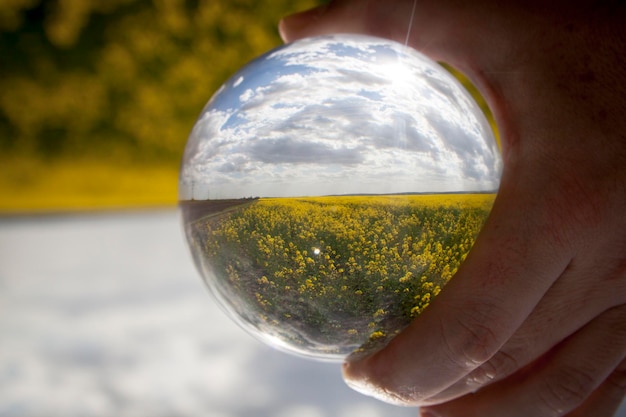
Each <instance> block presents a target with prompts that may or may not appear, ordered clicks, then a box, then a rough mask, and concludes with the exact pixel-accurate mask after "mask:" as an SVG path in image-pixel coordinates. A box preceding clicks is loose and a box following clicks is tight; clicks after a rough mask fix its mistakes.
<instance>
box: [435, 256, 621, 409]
mask: <svg viewBox="0 0 626 417" xmlns="http://www.w3.org/2000/svg"><path fill="white" fill-rule="evenodd" d="M622 250H623V249H622V248H604V247H601V249H599V250H596V253H594V252H591V251H587V255H588V257H587V259H585V261H586V262H587V263H588V264H587V265H582V266H579V265H578V262H572V263H571V264H570V266H569V267H568V268H567V270H566V271H565V273H564V274H563V275H562V276H561V277H560V278H559V280H558V281H557V282H556V283H555V284H554V285H553V286H552V287H551V288H550V290H549V291H548V293H547V294H546V296H545V297H544V298H543V299H542V300H541V302H540V303H539V305H538V306H537V308H536V309H535V310H534V311H533V312H532V314H531V315H530V317H529V318H528V319H527V320H526V321H525V322H524V324H523V325H522V326H521V327H520V329H519V330H518V331H517V332H516V333H515V334H514V335H513V336H512V337H511V339H510V340H509V341H508V342H507V343H506V344H505V345H504V346H503V347H502V349H501V350H500V351H498V353H496V354H495V355H494V356H493V357H492V358H491V359H490V360H489V361H487V362H486V363H484V364H483V365H481V366H480V367H478V368H477V369H475V370H474V371H472V372H471V373H470V374H469V375H467V376H466V377H464V378H462V379H461V380H460V381H458V382H457V383H455V384H454V385H453V386H451V387H450V388H448V389H446V390H445V391H443V392H441V393H439V394H438V395H436V396H434V397H432V398H429V399H428V402H429V403H432V404H436V403H441V402H445V401H449V400H451V399H454V398H457V397H460V396H462V395H465V394H468V393H470V392H474V391H476V390H478V389H480V388H481V387H483V386H485V385H488V384H492V383H495V382H497V381H499V380H502V379H504V378H506V377H508V376H509V375H511V374H513V373H514V372H516V371H518V370H519V369H521V368H523V367H525V366H526V365H528V364H530V363H531V362H533V361H535V360H536V359H537V358H539V357H540V356H542V355H543V354H545V353H546V352H547V351H549V350H551V349H552V348H553V347H554V346H556V345H557V344H558V343H559V342H560V341H562V340H564V339H566V338H567V337H569V336H570V335H572V334H573V333H575V332H576V331H577V330H579V329H580V328H582V327H583V326H584V325H586V324H587V323H589V322H590V321H592V319H593V318H594V317H597V316H598V315H600V314H601V313H602V312H603V311H604V310H606V309H607V308H611V307H616V306H618V305H622V304H626V280H625V279H619V276H623V275H624V274H625V273H626V272H625V271H624V265H622V264H621V263H620V262H616V260H615V256H614V255H615V254H613V252H614V251H622ZM620 253H621V252H620ZM620 253H618V254H617V255H620ZM616 278H617V279H616Z"/></svg>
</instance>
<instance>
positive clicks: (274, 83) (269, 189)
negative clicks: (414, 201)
mask: <svg viewBox="0 0 626 417" xmlns="http://www.w3.org/2000/svg"><path fill="white" fill-rule="evenodd" d="M500 172H501V160H500V156H499V151H498V148H497V144H496V142H495V139H494V138H493V134H492V132H491V130H490V127H489V125H488V123H487V121H486V120H485V118H484V116H483V115H482V113H481V111H480V109H479V108H478V106H476V105H474V103H473V101H472V99H471V97H470V96H469V95H468V94H467V93H466V92H465V90H463V88H462V87H461V86H460V84H459V83H458V82H456V80H454V79H453V78H452V77H451V76H450V75H449V74H448V73H447V72H445V70H443V69H442V68H441V67H440V66H439V65H437V64H436V63H434V62H431V61H430V60H428V59H426V58H424V57H422V56H421V55H419V54H418V53H417V52H415V51H413V50H411V49H408V48H405V47H404V46H402V45H399V44H393V43H390V42H389V41H386V40H379V39H375V38H369V37H361V36H350V37H347V36H346V35H343V36H331V37H322V38H313V39H309V40H305V41H302V42H297V43H294V44H291V45H287V46H285V47H282V48H279V49H277V50H274V51H272V52H270V53H268V54H266V55H265V56H263V57H260V58H258V59H257V60H255V61H253V62H252V63H251V64H249V65H248V66H246V67H244V68H243V69H242V70H241V71H240V72H238V73H237V74H235V75H234V76H233V77H232V78H231V79H230V80H229V81H228V82H227V83H225V84H224V86H223V87H222V88H221V89H220V91H218V92H217V93H216V94H215V95H214V97H213V98H212V100H211V101H210V102H209V103H208V104H207V106H206V107H205V109H204V110H203V112H202V114H201V115H200V117H199V119H198V122H197V123H196V126H195V127H194V129H193V131H192V133H191V135H190V138H189V141H188V144H187V147H186V150H185V155H184V159H183V166H182V169H181V177H180V195H179V197H180V199H181V200H189V199H196V200H203V199H227V198H243V197H251V196H261V197H289V196H315V195H336V194H394V193H406V192H460V191H463V192H472V191H476V192H485V191H493V190H496V189H497V187H498V184H499V178H500Z"/></svg>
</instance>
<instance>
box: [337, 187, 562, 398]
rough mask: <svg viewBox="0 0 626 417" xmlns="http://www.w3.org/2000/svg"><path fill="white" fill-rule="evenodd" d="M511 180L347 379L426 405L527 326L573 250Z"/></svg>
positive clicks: (360, 387) (378, 393) (350, 366)
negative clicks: (455, 265)
mask: <svg viewBox="0 0 626 417" xmlns="http://www.w3.org/2000/svg"><path fill="white" fill-rule="evenodd" d="M511 188H513V191H510V189H511ZM511 188H508V187H507V186H506V178H503V184H502V187H501V193H500V194H499V195H498V197H497V199H496V202H495V203H494V207H493V209H492V212H491V215H490V218H489V219H488V221H487V223H486V224H485V226H484V228H483V230H482V232H481V234H480V236H479V237H478V239H477V241H476V243H475V245H474V247H473V248H472V251H471V252H470V254H469V256H468V257H467V259H466V260H465V262H464V264H463V265H462V266H461V268H460V269H459V271H458V272H457V274H456V275H455V276H454V277H453V278H452V280H451V281H450V282H449V283H448V284H447V285H446V287H445V288H444V290H443V291H442V292H441V294H439V295H438V296H437V298H436V299H435V300H434V301H433V302H432V303H431V305H430V306H429V307H428V308H427V309H426V310H425V311H424V312H423V313H422V314H421V315H420V316H419V317H417V318H416V319H415V320H414V321H413V322H412V323H411V325H410V326H409V327H408V328H406V329H405V330H404V331H403V332H402V333H400V334H399V335H398V336H396V338H394V339H393V340H392V341H391V342H390V343H389V344H388V346H387V347H385V348H384V349H382V350H381V351H379V352H377V353H376V354H374V355H373V356H370V357H368V358H365V359H359V360H354V361H348V362H347V363H346V364H345V365H344V377H345V379H346V382H347V383H348V385H350V386H351V387H352V388H353V389H355V390H357V391H359V392H362V393H364V394H366V395H370V396H373V397H376V398H378V399H380V400H383V401H386V402H390V403H396V404H402V405H420V404H421V402H422V401H424V400H426V399H428V398H429V397H431V396H434V395H435V394H437V393H439V392H441V391H443V390H444V389H446V388H447V387H449V386H450V385H452V384H454V383H455V382H456V381H458V380H460V379H461V378H463V377H464V376H466V375H467V374H468V373H470V372H471V371H472V370H474V369H476V368H477V367H479V366H480V365H481V364H483V363H485V362H486V361H487V360H489V359H490V358H491V357H492V356H493V355H494V354H495V353H496V352H498V350H499V349H500V348H501V347H502V345H504V343H505V342H506V341H507V340H508V339H509V338H510V337H511V336H512V335H513V334H514V333H515V331H516V330H517V329H518V328H519V327H520V326H521V324H522V323H523V322H524V320H525V319H526V318H527V317H528V316H529V315H530V313H531V311H532V310H533V309H534V308H535V306H536V305H537V303H538V302H539V301H540V300H541V298H542V297H543V296H544V294H545V293H546V292H547V291H548V289H549V288H550V286H551V285H552V284H553V283H554V281H555V280H556V279H557V278H558V277H559V276H560V275H561V273H562V272H563V271H564V270H565V268H566V267H567V265H568V263H569V261H570V257H569V256H567V255H566V253H567V252H568V251H564V250H562V249H563V248H562V247H560V246H561V245H562V244H560V242H559V241H558V238H556V237H553V236H555V235H554V234H550V233H545V231H546V230H545V227H542V225H540V224H538V223H537V220H536V219H537V217H535V219H533V215H535V216H539V217H538V218H541V216H540V215H539V214H538V213H533V209H532V206H533V204H532V203H531V202H530V201H529V202H528V203H527V204H524V202H523V201H521V200H520V199H519V198H515V197H516V195H515V194H516V191H514V189H515V188H514V187H511ZM525 195H532V193H530V194H528V193H526V194H525ZM559 249H560V250H559Z"/></svg>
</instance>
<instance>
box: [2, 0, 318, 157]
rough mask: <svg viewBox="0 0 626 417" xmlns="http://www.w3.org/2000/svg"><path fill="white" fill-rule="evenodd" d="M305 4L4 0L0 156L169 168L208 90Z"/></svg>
mask: <svg viewBox="0 0 626 417" xmlns="http://www.w3.org/2000/svg"><path fill="white" fill-rule="evenodd" d="M315 3H319V1H317V2H316V1H313V0H272V1H260V0H228V1H220V0H47V1H46V0H3V1H2V2H0V151H1V152H2V154H3V155H4V157H7V155H11V154H21V155H24V154H27V155H34V156H38V157H43V158H57V157H66V156H78V155H81V157H82V156H85V155H92V156H94V157H97V158H99V159H103V158H104V159H107V158H110V159H112V160H114V161H118V162H119V161H120V159H126V160H132V161H140V162H156V163H168V164H171V163H174V164H177V163H178V160H179V157H180V155H181V153H182V148H183V146H184V143H185V140H186V136H187V134H188V133H189V130H190V129H191V127H192V124H193V122H194V120H195V118H196V117H197V115H198V114H199V112H200V110H201V108H202V107H203V105H204V104H205V103H206V101H207V100H208V98H209V97H210V96H211V94H212V93H213V92H214V91H215V90H216V89H217V88H218V87H219V86H220V85H221V83H222V82H223V81H224V80H225V79H226V78H228V76H230V75H232V73H233V72H234V71H235V70H237V69H238V68H239V67H240V66H242V65H244V64H245V63H246V62H247V61H249V60H250V59H252V58H253V57H255V56H257V55H259V54H261V53H263V52H265V51H267V50H268V49H270V48H272V47H274V46H277V45H279V44H280V43H281V41H280V39H279V37H278V33H277V29H276V26H277V22H278V20H279V18H280V17H282V16H283V15H285V14H286V13H289V12H292V11H295V10H299V9H303V8H306V7H310V6H312V5H314V4H315Z"/></svg>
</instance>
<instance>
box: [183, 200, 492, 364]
mask: <svg viewBox="0 0 626 417" xmlns="http://www.w3.org/2000/svg"><path fill="white" fill-rule="evenodd" d="M493 199H494V195H493V194H433V195H394V196H337V197H335V196H329V197H307V198H262V199H257V200H247V201H246V202H245V204H241V205H240V206H235V207H231V208H229V209H228V210H225V211H224V212H222V213H218V214H211V215H207V216H205V217H200V218H199V219H197V220H195V221H193V222H191V223H190V224H188V225H187V227H188V228H189V229H188V232H189V233H188V236H190V245H191V247H192V251H193V252H194V256H195V258H196V261H197V263H198V265H199V267H200V269H201V270H202V272H203V274H204V277H205V280H206V281H207V283H208V284H209V287H210V288H211V290H212V291H213V292H214V293H215V294H216V296H217V297H218V299H220V300H221V301H222V304H223V305H224V306H225V308H226V310H227V311H229V312H230V313H231V315H233V316H234V317H236V318H238V320H239V321H240V322H242V324H243V325H244V327H246V328H248V329H249V330H251V331H252V332H253V333H256V334H257V335H259V336H260V337H261V338H265V339H266V340H267V339H271V340H272V341H273V343H274V344H278V345H280V346H281V347H283V348H285V349H287V350H292V351H295V352H299V353H301V354H304V355H308V356H315V357H320V358H326V359H338V358H341V357H344V356H345V355H347V354H349V353H351V352H353V351H355V350H358V349H361V350H363V351H370V350H371V349H375V348H377V347H379V346H381V345H383V344H384V343H386V342H387V341H388V340H389V339H390V338H391V337H393V336H394V335H395V334H397V333H398V332H399V331H400V330H401V329H402V328H404V327H405V326H406V325H407V324H408V323H409V322H410V321H411V319H412V318H414V317H415V316H417V315H418V314H419V313H420V312H421V311H423V310H424V308H426V307H427V306H428V304H429V303H430V302H431V300H432V299H433V297H435V296H436V295H437V294H439V292H440V291H441V289H442V288H443V286H444V285H445V284H446V282H447V281H448V280H449V279H450V278H451V277H452V276H453V275H454V273H455V272H456V270H457V268H458V267H459V265H460V264H461V262H462V261H463V259H464V258H465V256H466V255H467V253H468V251H469V249H470V248H471V246H472V244H473V242H474V239H475V237H476V235H477V234H478V232H479V230H480V228H481V227H482V225H483V222H484V221H485V219H486V217H487V215H488V213H489V211H490V209H491V205H492V203H493Z"/></svg>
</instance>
